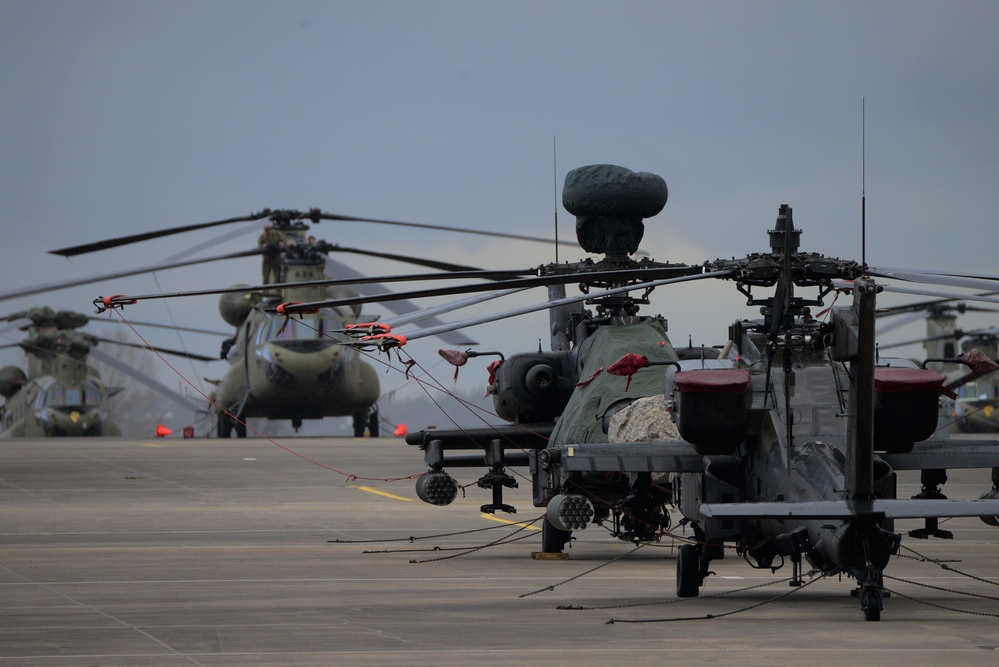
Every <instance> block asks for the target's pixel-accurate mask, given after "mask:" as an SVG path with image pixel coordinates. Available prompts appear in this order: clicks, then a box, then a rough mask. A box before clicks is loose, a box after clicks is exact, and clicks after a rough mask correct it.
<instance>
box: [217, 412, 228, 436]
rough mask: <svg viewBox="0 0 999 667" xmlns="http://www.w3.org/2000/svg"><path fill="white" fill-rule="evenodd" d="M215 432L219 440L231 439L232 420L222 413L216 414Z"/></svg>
mask: <svg viewBox="0 0 999 667" xmlns="http://www.w3.org/2000/svg"><path fill="white" fill-rule="evenodd" d="M216 430H217V432H218V436H219V437H220V438H231V437H232V418H231V417H229V415H227V414H226V413H224V412H220V413H219V414H218V421H217V429H216Z"/></svg>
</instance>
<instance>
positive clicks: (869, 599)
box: [860, 588, 882, 621]
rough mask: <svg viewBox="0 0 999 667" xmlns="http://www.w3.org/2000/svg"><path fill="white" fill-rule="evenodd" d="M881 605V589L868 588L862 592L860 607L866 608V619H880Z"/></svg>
mask: <svg viewBox="0 0 999 667" xmlns="http://www.w3.org/2000/svg"><path fill="white" fill-rule="evenodd" d="M881 606H882V602H881V591H879V590H877V589H875V588H868V589H866V590H864V591H862V592H861V593H860V608H861V609H863V610H864V620H865V621H880V620H881Z"/></svg>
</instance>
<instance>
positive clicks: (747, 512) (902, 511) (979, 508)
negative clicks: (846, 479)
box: [700, 499, 999, 520]
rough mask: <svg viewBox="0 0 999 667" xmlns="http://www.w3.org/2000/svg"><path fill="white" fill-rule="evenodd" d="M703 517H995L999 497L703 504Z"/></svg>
mask: <svg viewBox="0 0 999 667" xmlns="http://www.w3.org/2000/svg"><path fill="white" fill-rule="evenodd" d="M700 513H701V515H702V516H703V517H704V518H706V519H799V520H806V519H843V520H845V519H853V518H857V517H861V516H863V517H873V518H886V519H926V518H950V517H989V516H999V500H894V499H892V500H870V501H861V500H827V501H816V502H799V503H790V502H789V503H705V504H703V505H701V506H700Z"/></svg>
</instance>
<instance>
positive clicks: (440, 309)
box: [379, 287, 530, 328]
mask: <svg viewBox="0 0 999 667" xmlns="http://www.w3.org/2000/svg"><path fill="white" fill-rule="evenodd" d="M528 289H530V288H529V287H515V288H512V289H504V290H496V291H495V292H486V293H485V294H476V295H474V296H470V297H467V298H465V299H459V300H458V301H452V302H450V303H446V304H443V305H440V306H434V307H432V308H424V309H422V310H417V311H413V312H412V313H410V314H408V315H400V316H399V317H393V318H390V319H386V320H379V322H380V323H382V324H387V325H388V326H390V327H392V328H396V327H401V326H404V325H406V324H411V323H413V322H422V321H423V320H426V319H429V318H431V317H434V318H435V317H436V316H437V315H443V314H444V313H450V312H452V311H455V310H461V309H462V308H467V307H468V306H475V305H478V304H480V303H484V302H486V301H491V300H492V299H499V298H501V297H504V296H509V295H511V294H516V293H517V292H523V291H525V290H528Z"/></svg>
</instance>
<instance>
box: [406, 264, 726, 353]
mask: <svg viewBox="0 0 999 667" xmlns="http://www.w3.org/2000/svg"><path fill="white" fill-rule="evenodd" d="M733 273H734V272H733V271H711V272H708V273H697V274H693V275H686V276H679V277H676V278H665V279H663V280H653V281H650V282H646V283H637V284H634V285H628V286H626V287H615V288H612V289H608V290H603V291H601V292H592V293H590V294H581V295H578V296H571V297H566V298H564V299H557V300H555V301H545V302H543V303H540V304H534V305H530V306H523V307H521V308H514V309H511V310H507V311H504V312H502V313H493V314H490V315H483V316H481V317H474V318H470V319H467V320H462V321H460V322H452V323H451V324H447V325H445V326H443V327H435V328H430V329H424V330H423V331H418V332H416V333H413V334H406V339H407V340H417V339H420V338H426V337H427V336H437V335H440V333H442V332H446V331H451V330H454V329H461V328H466V327H471V326H475V325H477V324H487V323H489V322H495V321H497V320H503V319H507V318H509V317H515V316H517V315H525V314H527V313H533V312H536V311H539V310H547V309H549V308H556V307H558V306H566V305H570V304H573V303H579V302H580V301H586V300H589V299H597V298H600V297H604V296H612V295H614V294H621V293H623V292H629V291H634V290H642V289H648V288H651V287H661V286H663V285H672V284H676V283H683V282H690V281H695V280H706V279H711V278H726V277H729V276H731V275H732V274H733Z"/></svg>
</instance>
